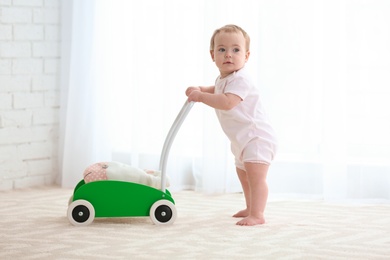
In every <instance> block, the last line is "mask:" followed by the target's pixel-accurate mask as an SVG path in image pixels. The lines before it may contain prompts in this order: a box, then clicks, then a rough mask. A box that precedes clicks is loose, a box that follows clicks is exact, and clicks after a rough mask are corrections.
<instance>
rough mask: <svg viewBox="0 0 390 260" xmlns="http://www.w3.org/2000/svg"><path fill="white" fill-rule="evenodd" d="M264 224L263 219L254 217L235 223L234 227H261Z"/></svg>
mask: <svg viewBox="0 0 390 260" xmlns="http://www.w3.org/2000/svg"><path fill="white" fill-rule="evenodd" d="M264 223H265V219H264V217H254V216H248V217H246V218H244V219H242V220H240V221H238V222H237V223H236V225H239V226H254V225H261V224H264Z"/></svg>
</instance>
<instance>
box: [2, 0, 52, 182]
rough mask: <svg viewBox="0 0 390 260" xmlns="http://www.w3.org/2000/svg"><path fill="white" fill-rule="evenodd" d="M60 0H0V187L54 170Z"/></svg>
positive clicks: (43, 178)
mask: <svg viewBox="0 0 390 260" xmlns="http://www.w3.org/2000/svg"><path fill="white" fill-rule="evenodd" d="M59 62H60V0H0V190H11V189H17V188H25V187H31V186H38V185H48V184H52V183H53V182H54V180H55V178H56V175H57V173H58V169H57V168H58V166H57V150H58V124H59V103H60V98H59Z"/></svg>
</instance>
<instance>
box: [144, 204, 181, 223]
mask: <svg viewBox="0 0 390 260" xmlns="http://www.w3.org/2000/svg"><path fill="white" fill-rule="evenodd" d="M149 216H150V218H151V219H152V222H153V223H154V224H156V225H161V224H164V225H167V224H172V223H173V222H175V220H176V217H177V211H176V207H175V204H173V203H172V202H170V201H169V200H158V201H156V202H155V203H154V204H153V205H152V207H151V208H150V211H149Z"/></svg>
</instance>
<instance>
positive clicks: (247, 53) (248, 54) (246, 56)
mask: <svg viewBox="0 0 390 260" xmlns="http://www.w3.org/2000/svg"><path fill="white" fill-rule="evenodd" d="M250 55H251V52H250V51H247V52H246V54H245V62H247V61H248V59H249V56H250Z"/></svg>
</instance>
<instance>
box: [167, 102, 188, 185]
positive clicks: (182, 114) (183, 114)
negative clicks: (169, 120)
mask: <svg viewBox="0 0 390 260" xmlns="http://www.w3.org/2000/svg"><path fill="white" fill-rule="evenodd" d="M194 103H195V102H189V101H188V100H186V102H185V103H184V105H183V107H182V109H181V110H180V112H179V114H178V115H177V117H176V119H175V121H174V122H173V124H172V126H171V129H170V130H169V132H168V135H167V137H166V138H165V142H164V146H163V148H162V151H161V157H160V171H161V190H162V191H163V192H165V189H166V167H167V162H168V156H169V151H170V149H171V146H172V143H173V140H174V139H175V136H176V134H177V132H178V131H179V129H180V127H181V125H182V124H183V122H184V119H185V118H186V117H187V115H188V113H189V112H190V110H191V108H192V106H193V105H194Z"/></svg>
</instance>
